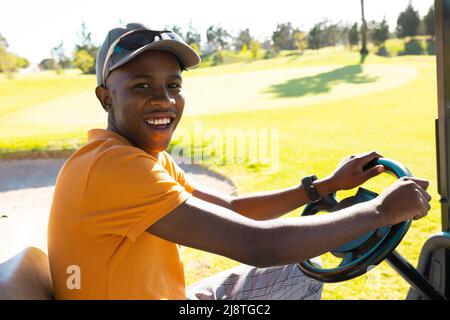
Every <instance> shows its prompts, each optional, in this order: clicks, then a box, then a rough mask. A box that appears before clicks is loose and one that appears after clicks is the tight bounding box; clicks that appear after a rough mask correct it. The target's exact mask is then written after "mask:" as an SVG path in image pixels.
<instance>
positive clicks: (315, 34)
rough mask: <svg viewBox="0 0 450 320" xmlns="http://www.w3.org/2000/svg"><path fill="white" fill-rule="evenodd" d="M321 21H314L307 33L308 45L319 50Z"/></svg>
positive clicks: (320, 44) (321, 30)
mask: <svg viewBox="0 0 450 320" xmlns="http://www.w3.org/2000/svg"><path fill="white" fill-rule="evenodd" d="M322 33H323V23H322V22H320V23H316V24H315V25H314V27H313V28H312V29H311V30H310V31H309V34H308V47H309V48H310V49H314V50H319V49H320V48H321V47H322Z"/></svg>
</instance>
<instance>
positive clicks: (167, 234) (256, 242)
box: [147, 178, 431, 267]
mask: <svg viewBox="0 0 450 320" xmlns="http://www.w3.org/2000/svg"><path fill="white" fill-rule="evenodd" d="M427 187H428V182H426V181H424V180H420V179H416V178H407V179H400V180H398V181H397V182H395V183H394V184H393V185H392V186H391V187H390V188H388V189H387V190H386V191H385V192H384V193H383V194H382V195H380V196H379V197H377V198H376V199H374V200H371V201H369V202H365V203H362V204H358V205H355V206H352V207H349V208H346V209H343V210H340V211H337V212H334V213H330V214H327V215H319V216H311V217H302V218H289V219H277V220H270V221H255V220H252V219H248V218H246V217H244V216H242V215H240V214H238V213H236V212H234V211H231V210H229V209H227V208H224V207H221V206H218V205H214V204H212V203H209V202H206V201H203V200H200V199H198V198H195V197H191V198H189V199H188V200H187V201H186V202H185V203H184V204H182V205H180V206H179V207H178V208H176V209H175V210H173V211H172V212H171V213H169V214H168V215H166V216H164V217H163V218H161V219H160V220H158V221H157V222H155V223H154V224H153V225H152V226H150V227H149V228H148V229H147V232H150V233H151V234H153V235H155V236H158V237H160V238H163V239H166V240H168V241H171V242H174V243H178V244H180V245H184V246H188V247H192V248H196V249H200V250H203V251H207V252H211V253H215V254H219V255H222V256H225V257H228V258H231V259H234V260H237V261H239V262H242V263H246V264H249V265H254V266H258V267H267V266H274V265H283V264H289V263H295V262H299V261H303V260H306V259H309V258H312V257H315V256H318V255H321V254H323V253H325V252H328V251H330V250H332V249H334V248H336V247H338V246H340V245H342V244H344V243H347V242H349V241H351V240H353V239H355V238H356V237H358V236H360V235H362V234H365V233H367V232H369V231H371V230H374V229H376V228H379V227H381V226H385V225H391V224H396V223H399V222H401V221H404V220H407V219H411V218H413V217H414V218H420V217H423V216H425V215H426V214H427V212H428V210H429V209H430V206H429V201H430V199H431V197H430V195H429V194H428V193H427V192H426V191H425V189H426V188H427Z"/></svg>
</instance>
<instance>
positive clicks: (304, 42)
mask: <svg viewBox="0 0 450 320" xmlns="http://www.w3.org/2000/svg"><path fill="white" fill-rule="evenodd" d="M294 45H295V47H296V48H297V50H298V51H300V52H304V51H305V49H306V48H307V47H308V37H307V35H306V33H305V32H303V31H301V30H300V29H298V28H297V29H295V30H294Z"/></svg>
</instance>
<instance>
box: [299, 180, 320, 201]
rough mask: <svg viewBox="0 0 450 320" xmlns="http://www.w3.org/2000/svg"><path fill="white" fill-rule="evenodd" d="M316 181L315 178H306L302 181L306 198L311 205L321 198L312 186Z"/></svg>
mask: <svg viewBox="0 0 450 320" xmlns="http://www.w3.org/2000/svg"><path fill="white" fill-rule="evenodd" d="M316 180H317V176H315V175H312V176H307V177H304V178H303V179H302V185H303V188H305V192H306V194H307V195H308V198H309V200H310V202H311V203H315V202H319V201H320V200H321V199H322V198H321V196H320V194H319V192H318V191H317V189H316V187H315V186H314V184H313V182H314V181H316Z"/></svg>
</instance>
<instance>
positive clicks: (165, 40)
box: [95, 23, 201, 86]
mask: <svg viewBox="0 0 450 320" xmlns="http://www.w3.org/2000/svg"><path fill="white" fill-rule="evenodd" d="M143 30H147V31H150V32H155V31H154V30H151V29H149V28H147V27H146V26H145V25H144V24H141V23H128V24H127V25H126V26H125V27H118V28H114V29H111V30H110V31H109V32H108V35H107V36H106V39H105V41H103V44H102V45H101V47H100V49H99V51H98V53H97V61H96V65H95V72H96V75H97V85H98V86H100V85H104V84H105V82H106V79H107V78H108V76H109V74H110V73H111V71H113V70H114V69H116V68H118V67H120V66H121V65H123V64H125V63H126V62H128V61H130V60H131V59H133V58H135V57H136V56H138V55H139V54H140V53H142V52H145V51H148V50H163V51H168V52H170V53H172V54H173V55H175V56H176V57H177V58H178V60H179V61H180V63H181V64H182V68H185V69H189V68H193V67H195V66H197V65H199V64H200V61H201V59H200V56H199V55H198V54H197V52H195V50H194V49H192V48H191V47H190V46H189V45H188V44H187V43H186V42H184V41H183V39H181V37H180V36H178V35H176V34H175V33H173V32H170V34H171V36H167V37H162V38H161V37H155V41H151V42H147V43H143V45H142V46H138V47H137V48H136V49H135V50H131V51H127V52H126V53H125V54H124V55H122V56H121V58H120V59H119V60H118V61H116V62H115V63H112V61H111V59H110V58H111V54H112V53H113V52H114V50H115V46H116V45H117V43H118V42H119V41H120V40H121V39H122V38H125V37H127V36H128V35H129V34H132V33H134V32H136V31H143Z"/></svg>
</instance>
